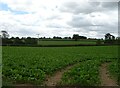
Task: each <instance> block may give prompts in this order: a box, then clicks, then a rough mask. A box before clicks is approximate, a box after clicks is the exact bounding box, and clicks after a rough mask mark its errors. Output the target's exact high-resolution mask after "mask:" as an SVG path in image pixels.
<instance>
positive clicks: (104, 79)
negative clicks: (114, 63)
mask: <svg viewBox="0 0 120 88" xmlns="http://www.w3.org/2000/svg"><path fill="white" fill-rule="evenodd" d="M108 65H109V63H104V64H102V65H101V67H100V77H101V86H118V85H117V83H116V81H115V80H113V79H112V78H111V77H110V75H109V72H108V70H107V67H108Z"/></svg>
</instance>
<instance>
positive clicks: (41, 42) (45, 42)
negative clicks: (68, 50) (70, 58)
mask: <svg viewBox="0 0 120 88" xmlns="http://www.w3.org/2000/svg"><path fill="white" fill-rule="evenodd" d="M96 42H97V40H78V41H75V40H39V43H38V44H39V45H79V44H85V45H87V44H89V45H95V44H96Z"/></svg>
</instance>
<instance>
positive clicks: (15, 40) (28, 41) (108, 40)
mask: <svg viewBox="0 0 120 88" xmlns="http://www.w3.org/2000/svg"><path fill="white" fill-rule="evenodd" d="M0 38H1V39H2V45H37V44H38V41H39V40H49V41H51V40H73V41H78V40H80V39H86V40H90V38H87V37H86V36H80V35H79V34H73V36H72V37H64V38H62V37H59V36H54V37H53V38H46V37H41V38H31V37H22V38H19V37H11V38H9V34H8V32H7V31H1V35H0ZM96 40H97V42H96V43H97V44H98V45H101V44H102V42H103V39H96ZM104 44H107V45H110V44H120V38H119V37H115V36H114V35H111V34H110V33H107V34H105V40H104Z"/></svg>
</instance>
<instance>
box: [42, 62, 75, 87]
mask: <svg viewBox="0 0 120 88" xmlns="http://www.w3.org/2000/svg"><path fill="white" fill-rule="evenodd" d="M75 65H77V64H73V65H70V66H67V67H66V68H64V69H61V70H59V71H57V72H56V73H55V74H54V75H53V76H49V77H47V79H46V81H45V82H44V83H43V85H45V86H56V85H57V84H58V83H59V82H60V81H61V78H62V75H63V73H65V72H67V71H68V70H70V69H71V68H72V67H74V66H75Z"/></svg>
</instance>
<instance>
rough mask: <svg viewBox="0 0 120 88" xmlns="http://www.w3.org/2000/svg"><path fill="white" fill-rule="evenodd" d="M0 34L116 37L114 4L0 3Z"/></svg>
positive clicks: (77, 0) (80, 0) (61, 0)
mask: <svg viewBox="0 0 120 88" xmlns="http://www.w3.org/2000/svg"><path fill="white" fill-rule="evenodd" d="M0 30H6V31H8V33H9V34H10V37H12V36H14V37H16V36H19V37H22V36H23V37H27V36H30V37H37V35H36V34H40V37H43V36H46V37H53V36H61V37H65V36H71V37H72V35H73V34H79V35H81V36H87V37H89V38H104V35H105V34H106V33H111V34H113V35H115V36H116V37H117V36H118V3H117V2H89V1H88V0H87V1H85V0H0Z"/></svg>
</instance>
